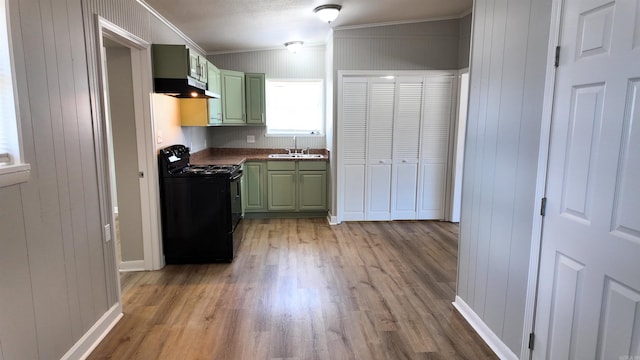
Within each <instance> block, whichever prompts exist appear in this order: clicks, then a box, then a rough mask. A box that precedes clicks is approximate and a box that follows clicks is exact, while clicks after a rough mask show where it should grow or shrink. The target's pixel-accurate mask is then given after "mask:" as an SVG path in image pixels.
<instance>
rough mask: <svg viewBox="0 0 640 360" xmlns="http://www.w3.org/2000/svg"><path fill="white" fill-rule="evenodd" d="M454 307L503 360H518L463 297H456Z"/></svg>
mask: <svg viewBox="0 0 640 360" xmlns="http://www.w3.org/2000/svg"><path fill="white" fill-rule="evenodd" d="M453 307H455V308H456V310H458V312H459V313H460V315H462V316H463V317H464V318H465V320H467V322H468V323H469V325H471V327H472V328H473V329H474V330H475V331H476V332H477V333H478V335H480V337H481V338H482V340H484V342H485V343H487V345H489V347H490V348H491V350H493V352H495V353H496V355H498V357H499V358H500V359H503V360H518V356H517V355H516V354H514V353H513V351H511V349H509V347H507V345H505V343H504V342H502V340H500V338H499V337H498V335H496V334H495V333H494V332H493V331H492V330H491V329H490V328H489V327H488V326H487V324H485V323H484V321H482V319H481V318H480V317H479V316H478V315H477V314H476V313H475V312H474V311H473V310H472V309H471V307H469V305H467V303H465V302H464V300H462V298H461V297H459V296H456V300H455V301H454V302H453Z"/></svg>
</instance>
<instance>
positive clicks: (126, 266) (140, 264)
mask: <svg viewBox="0 0 640 360" xmlns="http://www.w3.org/2000/svg"><path fill="white" fill-rule="evenodd" d="M118 270H120V272H129V271H145V270H146V268H145V264H144V260H134V261H120V265H119V266H118Z"/></svg>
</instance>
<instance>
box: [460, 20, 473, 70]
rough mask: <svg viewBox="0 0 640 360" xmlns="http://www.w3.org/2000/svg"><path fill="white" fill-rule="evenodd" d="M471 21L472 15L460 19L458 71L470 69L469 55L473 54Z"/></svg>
mask: <svg viewBox="0 0 640 360" xmlns="http://www.w3.org/2000/svg"><path fill="white" fill-rule="evenodd" d="M471 20H472V14H469V15H467V16H464V17H462V18H460V24H459V28H460V30H459V33H460V39H459V40H458V69H464V68H468V67H469V53H470V52H471Z"/></svg>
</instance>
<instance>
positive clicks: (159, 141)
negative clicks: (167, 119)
mask: <svg viewBox="0 0 640 360" xmlns="http://www.w3.org/2000/svg"><path fill="white" fill-rule="evenodd" d="M156 137H157V140H156V141H157V143H158V144H162V142H163V141H164V138H163V137H162V131H159V130H158V131H157V132H156Z"/></svg>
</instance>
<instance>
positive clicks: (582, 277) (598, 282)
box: [533, 0, 640, 359]
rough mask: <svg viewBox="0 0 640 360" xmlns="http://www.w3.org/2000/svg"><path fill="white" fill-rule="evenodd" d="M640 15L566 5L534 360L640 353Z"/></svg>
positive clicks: (620, 7)
mask: <svg viewBox="0 0 640 360" xmlns="http://www.w3.org/2000/svg"><path fill="white" fill-rule="evenodd" d="M639 12H640V1H638V0H635V1H623V0H620V1H608V0H607V1H581V0H567V1H565V2H564V7H563V15H562V22H561V24H562V25H561V32H560V34H561V36H560V46H561V49H562V50H561V57H560V66H559V67H558V70H557V75H556V76H557V79H556V89H555V94H554V116H553V119H552V128H551V139H550V141H551V143H550V151H549V163H548V173H547V190H546V197H547V209H546V216H545V218H544V225H543V235H542V251H541V260H540V275H539V293H538V300H537V307H538V310H537V312H536V321H535V323H536V329H535V330H536V346H535V349H536V350H535V351H534V352H533V355H534V358H535V359H545V358H550V359H556V358H557V359H566V358H575V359H588V358H598V359H621V358H624V359H629V358H634V357H635V356H640V306H639V304H640V276H639V275H638V274H640V261H639V259H640V236H639V235H640V231H639V230H640V186H638V184H640V131H639V130H638V126H639V125H638V122H639V121H640V110H639V109H638V106H637V105H638V99H639V96H640V95H639V91H638V90H639V86H638V84H639V83H640V66H638V64H640V50H639V48H638V46H637V38H638V36H637V34H638V30H637V29H638V20H639V19H640V16H638V14H639Z"/></svg>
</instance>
